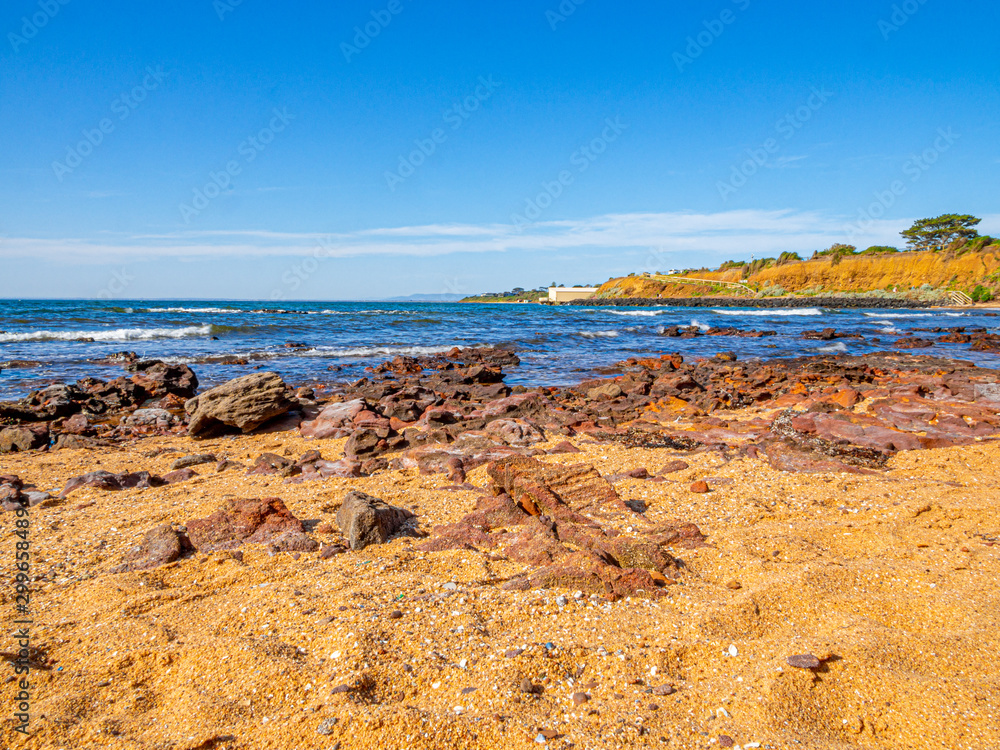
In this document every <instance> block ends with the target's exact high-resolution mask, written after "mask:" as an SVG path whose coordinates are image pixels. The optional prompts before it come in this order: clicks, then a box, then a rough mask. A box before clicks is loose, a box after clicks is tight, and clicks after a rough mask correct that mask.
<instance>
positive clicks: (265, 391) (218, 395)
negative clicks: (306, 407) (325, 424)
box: [184, 372, 294, 438]
mask: <svg viewBox="0 0 1000 750" xmlns="http://www.w3.org/2000/svg"><path fill="white" fill-rule="evenodd" d="M293 405H294V404H293V402H292V401H291V400H290V399H289V398H288V387H287V386H286V385H285V383H284V381H283V380H282V379H281V376H280V375H278V374H277V373H274V372H263V373H255V374H253V375H244V376H243V377H241V378H236V379H235V380H230V381H229V382H228V383H225V384H223V385H220V386H218V387H216V388H212V389H211V390H209V391H206V392H204V393H202V394H200V395H198V396H196V397H194V398H192V399H191V400H190V401H188V402H187V403H186V404H185V405H184V410H185V411H186V412H187V413H188V414H189V415H190V417H191V421H190V423H189V424H188V433H189V434H190V435H191V436H192V437H195V438H205V437H211V436H214V435H217V434H219V433H221V432H222V431H224V430H225V428H227V427H229V428H236V429H238V430H240V431H242V432H243V433H244V434H245V433H248V432H252V431H253V430H255V429H257V428H258V427H260V426H261V425H262V424H264V423H265V422H267V421H268V420H269V419H273V418H274V417H278V416H281V415H282V414H285V413H286V412H288V411H289V410H290V409H291V408H292V406H293Z"/></svg>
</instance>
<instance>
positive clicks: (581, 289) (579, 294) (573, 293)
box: [549, 286, 597, 302]
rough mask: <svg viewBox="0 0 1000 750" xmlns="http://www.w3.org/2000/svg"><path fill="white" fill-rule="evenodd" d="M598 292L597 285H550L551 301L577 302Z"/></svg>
mask: <svg viewBox="0 0 1000 750" xmlns="http://www.w3.org/2000/svg"><path fill="white" fill-rule="evenodd" d="M595 294H597V287H596V286H550V287H549V302H576V301H577V300H581V299H590V298H591V297H593V296H594V295H595Z"/></svg>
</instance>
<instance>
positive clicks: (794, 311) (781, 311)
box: [712, 307, 823, 317]
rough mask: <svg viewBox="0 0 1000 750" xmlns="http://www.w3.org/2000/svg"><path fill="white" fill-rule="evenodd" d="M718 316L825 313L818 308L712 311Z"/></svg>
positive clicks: (782, 315) (780, 315)
mask: <svg viewBox="0 0 1000 750" xmlns="http://www.w3.org/2000/svg"><path fill="white" fill-rule="evenodd" d="M712 312H714V313H715V314H716V315H760V316H768V317H770V316H778V317H784V316H786V315H822V314H823V311H822V310H820V309H819V308H818V307H796V308H788V307H783V308H780V309H777V310H712Z"/></svg>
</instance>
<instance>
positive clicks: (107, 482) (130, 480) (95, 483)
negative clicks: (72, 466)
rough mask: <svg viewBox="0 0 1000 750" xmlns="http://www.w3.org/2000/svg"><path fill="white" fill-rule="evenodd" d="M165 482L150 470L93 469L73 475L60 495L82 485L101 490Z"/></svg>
mask: <svg viewBox="0 0 1000 750" xmlns="http://www.w3.org/2000/svg"><path fill="white" fill-rule="evenodd" d="M164 484H165V482H164V480H163V478H162V477H158V476H156V475H154V474H150V473H149V472H148V471H137V472H131V473H123V474H112V473H111V472H110V471H104V470H100V471H92V472H90V473H89V474H83V475H82V476H78V477H73V478H72V479H70V480H69V481H68V482H66V486H65V487H63V491H62V492H60V493H59V497H61V498H63V497H66V496H67V495H69V494H70V493H71V492H74V491H75V490H78V489H80V488H81V487H95V488H97V489H101V490H111V491H116V490H126V489H133V488H137V489H147V488H149V487H162V486H163V485H164Z"/></svg>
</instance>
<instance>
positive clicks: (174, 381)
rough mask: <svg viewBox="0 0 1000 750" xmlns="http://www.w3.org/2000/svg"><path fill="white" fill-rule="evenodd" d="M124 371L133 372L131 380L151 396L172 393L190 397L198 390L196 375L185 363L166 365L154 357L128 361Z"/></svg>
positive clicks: (156, 396)
mask: <svg viewBox="0 0 1000 750" xmlns="http://www.w3.org/2000/svg"><path fill="white" fill-rule="evenodd" d="M125 371H126V372H130V373H135V374H134V375H133V376H132V382H133V383H134V384H135V385H137V386H139V387H140V388H142V389H143V390H144V391H145V392H146V393H148V394H149V396H150V397H152V398H158V397H161V396H165V395H167V394H174V395H176V396H180V397H182V398H191V397H192V396H194V394H195V393H196V391H197V390H198V376H197V375H195V374H194V371H193V370H192V369H191V368H190V367H188V366H187V365H168V364H166V363H164V362H160V361H159V360H156V359H150V360H143V361H140V362H129V363H128V364H126V365H125Z"/></svg>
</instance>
